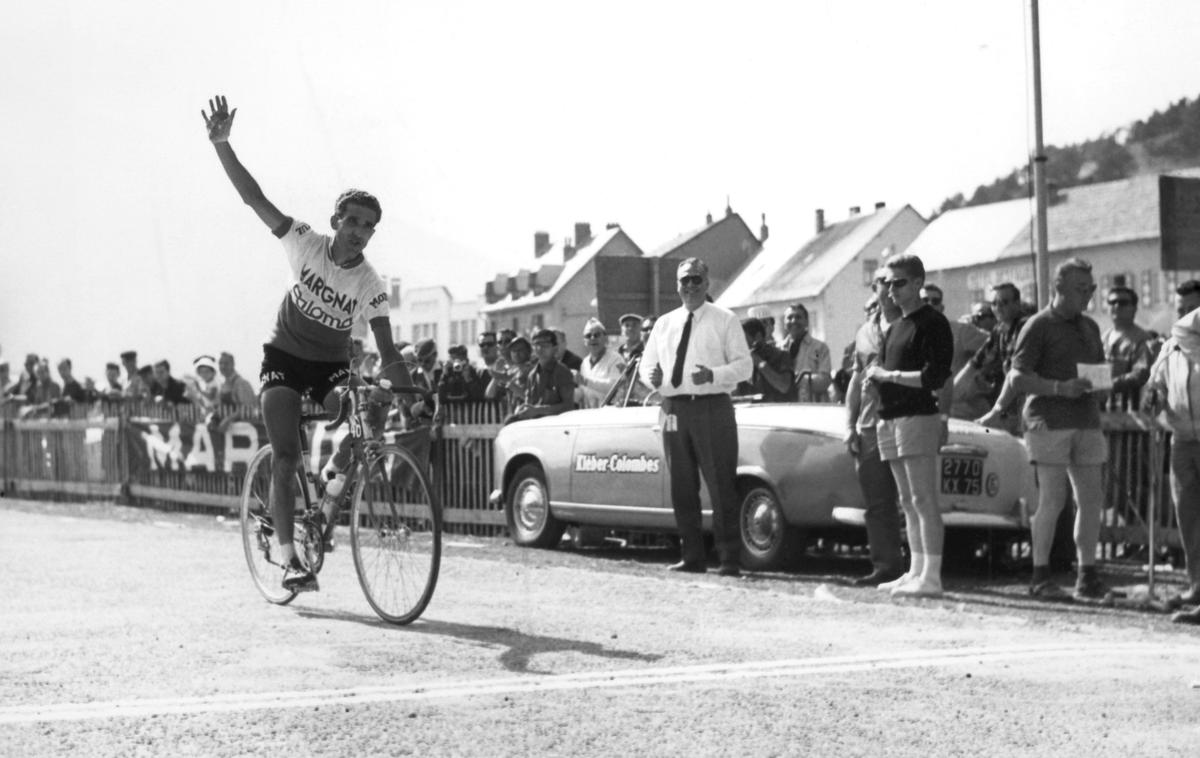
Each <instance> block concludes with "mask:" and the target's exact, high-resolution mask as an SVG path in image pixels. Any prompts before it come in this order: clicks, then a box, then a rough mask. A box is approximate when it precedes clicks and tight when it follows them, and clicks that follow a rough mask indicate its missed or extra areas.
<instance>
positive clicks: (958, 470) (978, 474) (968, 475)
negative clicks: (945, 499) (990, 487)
mask: <svg viewBox="0 0 1200 758" xmlns="http://www.w3.org/2000/svg"><path fill="white" fill-rule="evenodd" d="M982 493H983V459H982V458H974V457H968V456H962V455H944V456H942V494H943V495H980V494H982Z"/></svg>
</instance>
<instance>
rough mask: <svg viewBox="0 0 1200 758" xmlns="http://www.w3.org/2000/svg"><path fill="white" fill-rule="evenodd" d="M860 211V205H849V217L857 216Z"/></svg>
mask: <svg viewBox="0 0 1200 758" xmlns="http://www.w3.org/2000/svg"><path fill="white" fill-rule="evenodd" d="M860 213H862V208H861V207H859V206H857V205H852V206H850V218H854V217H855V216H857V215H858V214H860Z"/></svg>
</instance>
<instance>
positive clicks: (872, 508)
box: [855, 427, 904, 572]
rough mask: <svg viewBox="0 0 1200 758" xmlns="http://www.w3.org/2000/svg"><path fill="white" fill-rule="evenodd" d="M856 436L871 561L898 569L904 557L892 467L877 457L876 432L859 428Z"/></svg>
mask: <svg viewBox="0 0 1200 758" xmlns="http://www.w3.org/2000/svg"><path fill="white" fill-rule="evenodd" d="M858 440H859V453H858V458H857V459H856V460H855V469H856V470H857V471H858V486H859V489H861V490H862V494H863V502H864V503H865V504H866V512H865V513H864V514H863V519H864V520H865V521H866V525H867V546H868V547H870V549H871V564H872V565H873V566H874V567H875V569H876V570H877V571H881V572H892V571H901V570H903V569H904V561H903V559H902V557H901V555H900V506H899V501H898V493H897V490H896V480H895V479H893V478H892V467H891V466H890V465H889V464H888V462H887V461H885V460H883V459H882V458H880V457H879V435H878V434H877V433H876V431H875V428H874V427H871V428H869V429H864V430H862V431H861V432H859V436H858Z"/></svg>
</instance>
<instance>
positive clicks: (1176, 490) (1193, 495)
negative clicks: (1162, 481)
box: [1151, 439, 1200, 589]
mask: <svg viewBox="0 0 1200 758" xmlns="http://www.w3.org/2000/svg"><path fill="white" fill-rule="evenodd" d="M1171 488H1172V490H1173V494H1174V495H1175V517H1176V518H1177V519H1178V520H1179V540H1180V541H1181V542H1182V543H1183V557H1184V559H1185V560H1186V561H1187V573H1188V582H1189V583H1190V584H1191V586H1192V588H1193V589H1200V441H1196V440H1179V439H1172V440H1171ZM1151 560H1153V557H1151Z"/></svg>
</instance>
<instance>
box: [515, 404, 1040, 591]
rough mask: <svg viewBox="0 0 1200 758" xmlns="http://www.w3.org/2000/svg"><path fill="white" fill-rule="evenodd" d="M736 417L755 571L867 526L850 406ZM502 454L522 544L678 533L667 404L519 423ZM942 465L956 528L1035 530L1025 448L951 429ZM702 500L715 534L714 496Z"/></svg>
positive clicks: (972, 430) (748, 561)
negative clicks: (815, 540) (848, 442)
mask: <svg viewBox="0 0 1200 758" xmlns="http://www.w3.org/2000/svg"><path fill="white" fill-rule="evenodd" d="M736 414H737V422H738V471H737V487H738V494H739V497H740V500H741V502H740V508H741V514H740V524H741V536H742V544H743V558H742V560H743V565H744V566H745V567H746V568H748V569H752V570H754V569H756V570H764V569H771V568H777V567H780V566H782V565H784V564H786V563H787V562H789V561H790V560H791V559H792V558H795V557H796V556H797V555H798V554H800V553H802V552H803V549H804V539H805V535H806V534H813V533H819V532H821V531H828V532H834V531H837V530H838V528H839V527H840V528H841V530H842V531H844V530H845V525H856V524H857V525H861V524H862V523H863V518H862V514H863V500H862V494H861V492H860V490H859V486H858V480H857V478H856V476H855V471H854V461H853V459H852V458H851V456H850V455H849V454H848V453H847V452H846V448H845V444H844V443H843V434H844V429H845V423H846V422H845V414H846V410H845V408H843V407H842V406H839V405H831V404H806V403H788V404H750V403H746V404H740V403H739V404H738V405H737V407H736ZM495 456H496V460H495V462H496V465H495V477H496V481H495V488H494V489H493V491H492V494H491V497H492V501H493V502H494V503H500V502H503V505H504V509H505V513H506V517H507V521H508V527H509V530H510V532H511V534H512V537H513V539H514V541H515V542H516V543H517V544H519V545H525V546H533V547H551V546H554V545H556V544H558V542H559V541H560V539H561V538H562V535H563V531H564V529H565V528H566V527H567V526H568V525H590V526H600V527H609V528H613V529H624V530H633V531H649V532H673V531H674V530H675V519H674V515H673V512H672V510H671V502H670V494H669V482H668V479H669V478H668V474H667V464H666V459H665V458H664V456H663V446H662V419H661V418H660V409H659V408H657V407H652V406H648V407H643V406H640V405H639V406H632V407H612V406H609V407H604V408H596V409H590V410H577V411H571V412H569V413H564V414H561V415H558V416H550V417H545V418H540V419H532V420H528V421H519V422H516V423H513V424H509V425H507V426H505V427H504V428H503V429H501V430H500V433H499V435H498V436H497V438H496V443H495ZM938 468H939V472H940V476H939V479H940V482H939V485H940V493H941V494H940V505H941V509H942V512H943V515H944V518H945V522H946V525H947V527H949V528H951V529H954V528H958V527H978V528H987V529H990V530H996V529H999V530H1002V531H1003V530H1010V531H1012V532H1014V533H1016V532H1018V531H1019V530H1022V529H1024V528H1025V527H1027V525H1028V519H1029V512H1030V509H1031V508H1032V507H1033V506H1034V505H1036V497H1035V495H1034V492H1035V490H1034V484H1033V474H1032V466H1030V465H1029V464H1028V462H1027V459H1026V457H1025V450H1024V447H1023V445H1022V443H1021V441H1020V440H1018V439H1016V438H1014V437H1012V436H1010V435H1008V434H1005V433H1003V432H997V431H994V430H991V429H987V428H985V427H982V426H979V425H977V424H974V423H971V422H966V421H958V420H951V422H950V438H949V442H948V444H947V445H945V446H944V447H943V448H942V450H941V455H940V457H939V461H938ZM701 496H702V503H703V506H702V508H703V515H704V525H705V529H711V517H712V511H711V507H710V500H709V496H708V492H707V489H706V488H703V487H702V493H701ZM951 538H953V537H952V536H951Z"/></svg>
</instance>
